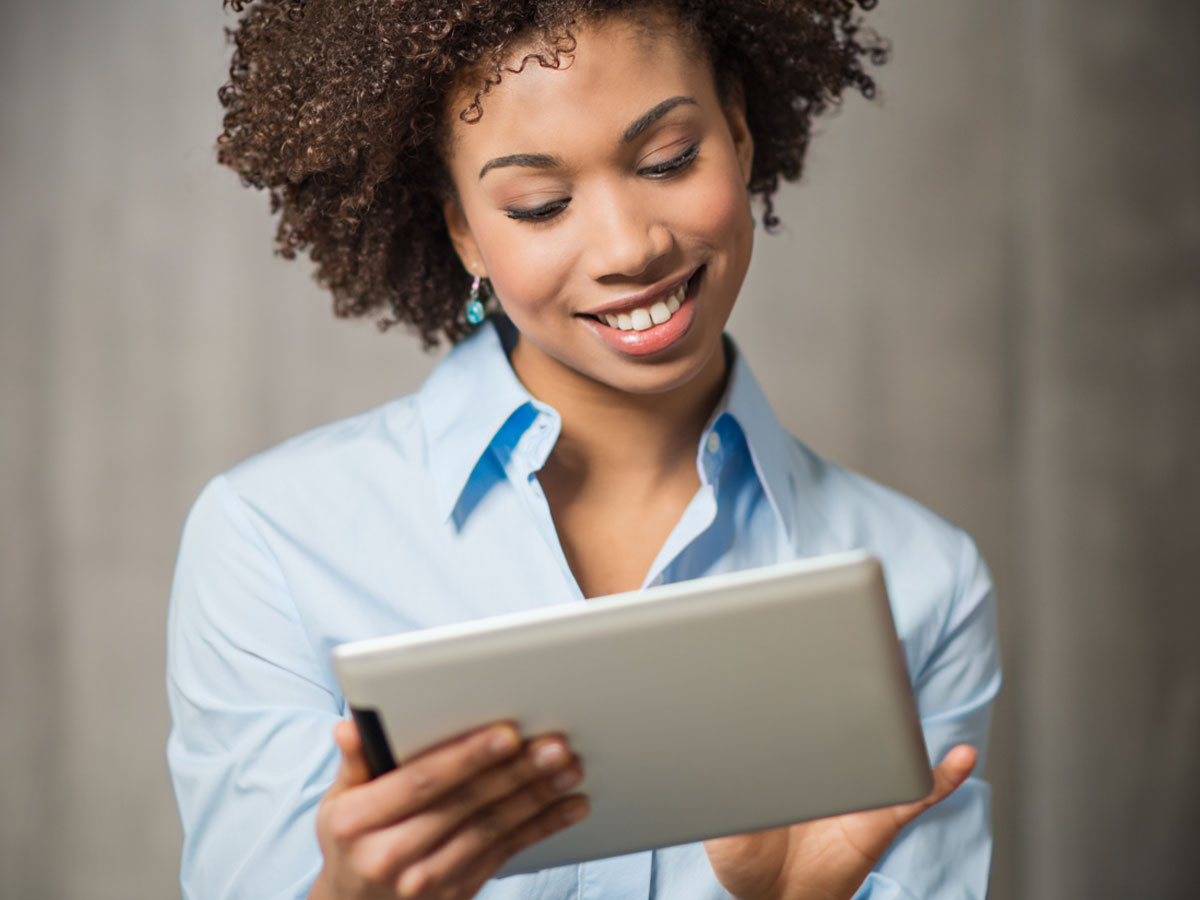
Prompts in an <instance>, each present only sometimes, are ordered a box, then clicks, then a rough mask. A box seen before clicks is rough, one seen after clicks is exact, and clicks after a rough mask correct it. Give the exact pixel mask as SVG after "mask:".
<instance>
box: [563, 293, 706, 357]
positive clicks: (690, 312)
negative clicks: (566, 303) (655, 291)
mask: <svg viewBox="0 0 1200 900" xmlns="http://www.w3.org/2000/svg"><path fill="white" fill-rule="evenodd" d="M701 278H703V276H701V277H700V278H697V277H695V276H693V277H692V281H691V282H690V283H689V284H688V289H687V293H686V294H685V295H684V298H683V302H682V303H681V304H680V305H679V309H677V310H675V312H674V313H672V314H671V318H669V319H667V321H665V322H663V323H662V324H661V325H651V326H650V327H649V328H647V329H646V330H645V331H622V330H621V329H619V328H613V327H611V326H609V325H606V324H605V323H603V322H601V321H598V320H596V319H592V318H589V317H587V316H585V317H584V319H583V321H584V323H585V324H586V325H587V326H588V327H589V328H591V329H592V331H593V332H595V333H596V334H597V335H598V336H599V337H600V338H601V340H603V341H604V342H605V343H607V344H608V345H609V346H610V347H612V348H613V349H614V350H618V351H620V352H621V353H625V354H628V355H629V356H649V355H651V354H652V353H660V352H662V351H663V350H666V349H667V348H668V347H670V346H671V345H672V344H674V343H675V342H676V341H678V340H679V339H680V338H682V337H683V336H684V335H685V334H687V332H688V329H689V328H691V326H692V320H693V319H694V318H695V316H696V294H697V293H698V291H699V287H700V281H701Z"/></svg>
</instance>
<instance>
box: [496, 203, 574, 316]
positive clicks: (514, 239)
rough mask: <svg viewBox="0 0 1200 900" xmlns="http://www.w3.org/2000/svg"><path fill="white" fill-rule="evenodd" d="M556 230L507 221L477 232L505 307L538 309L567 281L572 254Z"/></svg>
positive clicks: (555, 294)
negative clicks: (482, 232)
mask: <svg viewBox="0 0 1200 900" xmlns="http://www.w3.org/2000/svg"><path fill="white" fill-rule="evenodd" d="M555 230H556V229H553V228H546V229H539V228H526V227H524V226H522V225H520V224H517V225H515V226H514V225H512V224H511V223H509V222H507V221H505V222H502V223H499V226H498V227H497V228H495V229H492V230H490V232H488V233H485V234H478V233H477V234H476V239H477V240H478V243H479V251H480V253H481V254H482V256H483V258H484V262H485V263H486V265H487V269H488V277H489V279H490V280H491V283H492V289H493V290H494V291H495V292H496V295H497V296H498V297H499V298H500V300H501V302H502V303H503V305H504V306H505V308H506V309H514V308H517V307H520V308H523V309H529V310H532V309H536V308H537V307H539V306H542V305H544V304H546V303H549V302H551V301H552V300H553V299H554V298H555V297H556V296H557V295H558V293H559V292H560V291H561V289H562V287H563V286H564V284H565V283H566V282H567V280H568V275H569V273H570V269H571V260H572V258H573V255H572V253H571V252H570V248H569V247H566V246H564V245H563V244H564V242H563V240H562V239H561V238H560V237H559V236H558V235H555V234H553V233H552V232H554V231H555Z"/></svg>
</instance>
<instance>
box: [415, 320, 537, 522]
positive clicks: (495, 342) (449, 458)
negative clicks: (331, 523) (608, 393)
mask: <svg viewBox="0 0 1200 900" xmlns="http://www.w3.org/2000/svg"><path fill="white" fill-rule="evenodd" d="M530 404H535V405H536V406H538V407H539V408H540V411H545V412H549V413H550V414H551V415H553V416H554V417H555V418H557V413H554V411H553V410H551V409H550V407H548V406H545V404H540V403H537V401H535V400H534V399H533V397H532V395H531V394H530V393H529V391H527V390H526V389H525V386H524V385H523V384H521V382H520V379H518V378H517V376H516V374H515V373H514V372H513V370H512V366H511V365H510V364H509V361H508V354H507V353H506V352H505V349H504V344H503V342H502V340H501V336H500V331H499V328H498V326H497V323H496V320H495V319H491V318H489V319H488V320H487V321H486V322H485V323H484V324H483V325H482V326H481V327H480V328H478V329H477V330H476V331H475V332H474V333H473V334H471V335H469V336H468V337H466V338H464V339H463V340H461V341H459V342H458V343H457V344H456V345H455V346H454V348H453V349H452V350H451V351H450V352H449V353H448V354H447V355H446V357H445V358H444V359H443V360H442V361H441V362H440V363H438V365H437V366H436V367H435V368H434V370H433V371H432V372H431V373H430V374H429V377H428V378H426V379H425V383H424V384H422V385H421V387H420V389H419V390H418V391H417V406H418V408H419V410H420V413H421V420H422V422H423V424H424V426H425V446H426V451H427V452H428V454H429V457H428V458H429V468H430V472H431V474H432V476H433V482H434V494H435V497H436V502H437V513H438V515H439V517H440V519H441V521H445V520H446V519H448V518H449V517H450V514H451V513H452V512H453V511H454V507H455V505H456V504H457V503H458V500H459V497H460V496H461V495H462V492H463V489H464V488H465V487H466V485H467V481H468V479H470V477H471V473H472V472H474V471H475V467H476V465H478V463H479V460H480V458H481V457H482V456H483V454H484V452H485V451H486V450H487V449H488V448H489V447H490V446H491V444H492V441H493V440H495V438H496V435H497V434H498V433H499V432H500V430H501V429H502V428H504V426H505V424H506V423H508V421H509V420H510V419H513V418H514V415H515V414H516V413H517V412H519V411H521V410H523V409H524V408H526V407H527V406H529V405H530ZM517 418H521V417H517ZM527 418H528V421H526V422H525V425H526V426H528V424H531V422H532V420H533V419H534V417H533V416H529V417H527ZM520 430H521V431H523V430H524V429H523V428H522V429H520ZM519 437H520V434H516V435H513V437H512V440H513V442H514V443H515V441H516V440H517V439H518V438H519Z"/></svg>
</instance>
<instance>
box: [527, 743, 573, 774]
mask: <svg viewBox="0 0 1200 900" xmlns="http://www.w3.org/2000/svg"><path fill="white" fill-rule="evenodd" d="M566 760H567V751H566V750H565V749H563V745H562V744H557V743H551V744H542V746H540V747H538V748H537V750H536V752H534V754H533V764H534V765H535V766H537V767H538V768H539V769H555V768H558V767H559V766H560V765H562V764H563V763H564V762H566Z"/></svg>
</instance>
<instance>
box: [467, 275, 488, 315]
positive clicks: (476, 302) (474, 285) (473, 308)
mask: <svg viewBox="0 0 1200 900" xmlns="http://www.w3.org/2000/svg"><path fill="white" fill-rule="evenodd" d="M483 317H484V312H483V302H482V301H481V300H480V299H479V276H478V275H476V276H475V280H474V281H473V282H471V296H470V297H468V298H467V321H468V322H469V323H470V324H472V325H478V324H479V323H480V322H482V321H483Z"/></svg>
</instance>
